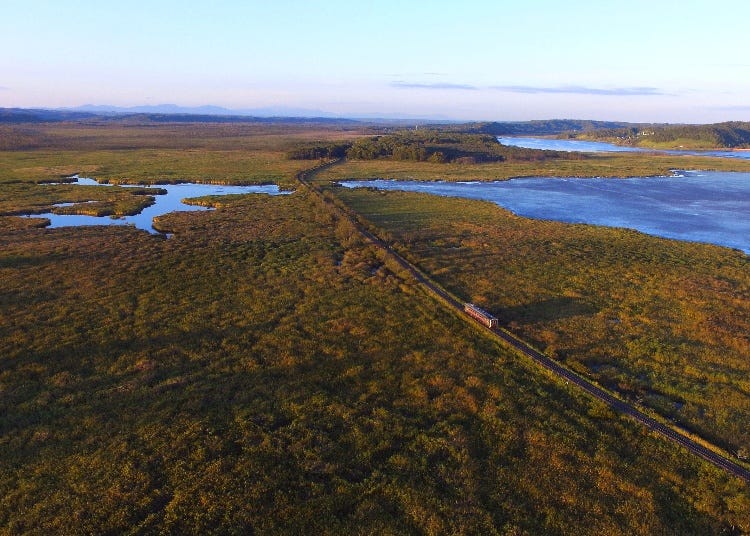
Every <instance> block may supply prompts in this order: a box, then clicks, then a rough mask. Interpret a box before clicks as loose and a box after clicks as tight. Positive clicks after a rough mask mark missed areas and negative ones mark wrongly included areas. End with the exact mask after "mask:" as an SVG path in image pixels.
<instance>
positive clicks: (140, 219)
mask: <svg viewBox="0 0 750 536" xmlns="http://www.w3.org/2000/svg"><path fill="white" fill-rule="evenodd" d="M73 184H79V185H88V186H90V185H99V183H98V182H96V181H95V180H94V179H86V178H79V179H78V180H77V182H75V183H73ZM101 186H102V187H106V186H107V185H101ZM148 186H150V185H148ZM124 187H129V186H127V185H125V186H124ZM132 187H135V186H132ZM138 187H143V186H142V185H139V186H138ZM154 187H155V188H160V189H163V190H166V191H167V193H166V194H163V195H155V196H154V200H155V203H154V204H153V205H151V206H149V207H146V208H145V209H143V210H142V211H141V212H140V213H139V214H136V215H134V216H123V217H121V218H111V217H109V216H85V215H78V214H54V213H46V214H33V215H29V217H35V218H47V219H49V220H50V225H49V227H52V228H54V227H77V226H81V225H132V226H134V227H136V228H137V229H143V230H144V231H148V232H149V233H152V234H159V232H158V231H157V230H156V229H154V227H153V225H152V222H153V219H154V218H155V217H156V216H161V215H163V214H167V213H168V212H178V211H183V212H187V211H204V210H211V208H210V207H201V206H196V205H186V204H185V203H183V202H182V200H183V199H190V198H194V197H204V196H209V195H230V194H251V193H260V194H268V195H280V194H285V193H290V192H281V191H279V187H278V186H277V185H275V184H267V185H262V186H226V185H217V184H194V183H185V184H158V185H154ZM64 205H70V203H65V204H64ZM61 206H62V205H61Z"/></svg>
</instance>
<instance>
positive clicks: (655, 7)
mask: <svg viewBox="0 0 750 536" xmlns="http://www.w3.org/2000/svg"><path fill="white" fill-rule="evenodd" d="M748 15H750V7H748V4H747V3H745V2H741V1H727V2H722V3H716V2H707V1H692V2H684V1H683V2H677V1H653V0H651V1H640V0H637V1H630V2H607V1H605V2H602V1H580V2H575V3H570V2H553V1H543V0H537V1H526V2H506V1H497V0H494V1H464V2H455V1H430V2H426V1H424V2H403V1H399V2H397V1H393V0H381V1H378V2H348V1H347V2H345V1H342V0H331V1H309V0H307V1H302V0H299V1H298V0H279V1H277V2H266V1H263V2H259V1H249V2H247V1H242V2H240V1H224V2H191V1H187V2H186V1H179V2H178V1H148V2H145V1H141V0H133V1H130V2H121V3H110V2H100V1H34V0H23V1H16V0H5V1H4V2H3V8H2V18H3V22H4V24H3V32H2V33H0V49H2V50H3V54H2V55H0V73H2V74H1V75H0V76H1V78H0V107H48V108H51V107H76V106H80V105H84V104H96V105H103V104H106V105H116V106H136V105H144V104H152V105H155V104H160V103H175V104H178V105H181V106H200V105H216V106H222V107H226V108H230V109H253V108H269V107H272V108H274V109H278V110H281V111H283V110H287V111H289V112H290V114H291V115H298V114H303V115H304V114H308V115H315V114H318V113H320V114H323V113H325V114H335V115H341V116H350V117H357V116H363V115H378V116H382V117H389V116H402V117H425V118H441V119H474V120H528V119H543V118H553V117H566V118H570V117H576V118H590V119H602V120H621V121H635V122H640V121H648V122H685V123H708V122H718V121H725V120H750V102H748V100H747V95H749V94H750V60H748V59H747V57H746V43H745V35H746V29H745V24H746V22H745V21H746V20H747V19H748Z"/></svg>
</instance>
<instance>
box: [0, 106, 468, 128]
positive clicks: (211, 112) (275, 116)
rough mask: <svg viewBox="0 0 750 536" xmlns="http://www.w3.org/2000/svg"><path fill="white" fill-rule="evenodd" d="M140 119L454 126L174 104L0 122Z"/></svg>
mask: <svg viewBox="0 0 750 536" xmlns="http://www.w3.org/2000/svg"><path fill="white" fill-rule="evenodd" d="M134 116H141V117H142V118H143V119H144V120H149V121H155V122H168V121H173V122H190V121H194V122H214V121H215V122H241V121H247V120H253V121H257V120H259V121H271V120H273V121H283V122H297V121H322V122H330V121H336V122H340V121H347V122H348V121H366V122H383V123H398V124H401V123H403V124H412V125H413V124H414V123H415V122H418V123H420V124H431V123H455V122H456V121H452V120H449V119H447V118H446V119H441V118H434V117H433V118H424V117H420V116H416V115H408V114H383V113H362V114H357V115H356V117H354V116H343V115H338V114H333V113H330V112H324V111H322V110H312V109H308V108H292V107H285V106H271V107H265V108H248V109H242V110H233V109H229V108H223V107H221V106H210V105H209V106H179V105H177V104H157V105H143V106H128V107H124V106H113V105H107V104H104V105H101V104H86V105H84V106H77V107H73V108H0V123H6V124H8V123H44V122H58V121H80V120H87V119H90V120H95V119H100V120H117V119H121V118H123V119H124V118H129V117H134Z"/></svg>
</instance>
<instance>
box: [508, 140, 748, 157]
mask: <svg viewBox="0 0 750 536" xmlns="http://www.w3.org/2000/svg"><path fill="white" fill-rule="evenodd" d="M497 141H499V142H500V143H502V144H503V145H508V146H512V147H523V148H526V149H543V150H547V151H563V152H573V151H576V152H579V153H639V152H652V153H661V154H670V155H677V156H680V155H683V156H716V157H720V158H742V159H750V151H742V150H740V151H714V150H709V151H688V150H655V149H643V148H641V147H627V146H623V145H615V144H614V143H606V142H602V141H588V140H558V139H555V138H535V137H530V136H526V137H523V136H498V137H497Z"/></svg>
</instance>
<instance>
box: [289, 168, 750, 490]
mask: <svg viewBox="0 0 750 536" xmlns="http://www.w3.org/2000/svg"><path fill="white" fill-rule="evenodd" d="M339 162H341V159H340V160H336V161H333V162H328V163H326V164H322V165H320V166H317V167H315V168H312V169H310V170H307V171H304V172H301V173H299V174H298V175H297V179H298V181H299V182H300V183H301V184H302V185H304V186H305V187H306V188H308V189H309V190H310V191H312V192H314V193H315V194H316V195H318V196H319V197H320V198H321V199H322V200H323V201H324V202H325V203H326V204H329V206H331V207H332V209H333V210H336V211H338V212H339V214H338V215H339V216H341V217H346V218H347V219H349V220H350V221H351V222H352V224H353V225H354V226H355V227H356V228H357V230H358V231H359V232H360V234H362V236H364V237H365V238H366V239H367V240H368V241H370V242H371V243H372V244H374V245H375V246H376V247H378V248H380V249H382V250H383V251H385V252H386V253H387V254H388V255H389V256H390V257H391V259H392V260H394V261H395V262H397V263H398V264H399V265H400V266H401V267H402V268H404V269H405V270H407V271H408V272H409V273H410V274H411V275H412V276H413V277H414V279H415V280H416V281H417V282H418V283H420V284H421V285H422V286H423V287H424V288H425V289H427V290H428V291H429V292H430V293H431V294H433V295H434V296H436V297H438V298H439V299H441V300H442V301H443V302H445V303H446V304H447V305H448V306H450V307H452V308H453V309H455V310H456V311H457V312H459V313H460V314H461V316H463V317H465V318H466V320H467V321H471V322H472V323H473V324H475V325H476V326H478V327H481V328H484V329H485V330H487V331H488V332H489V333H492V334H494V335H495V336H496V337H498V338H499V339H501V340H502V341H504V342H505V343H506V344H508V345H510V346H511V347H513V348H515V349H516V350H517V351H519V352H521V353H522V354H524V355H526V356H527V357H529V358H531V359H532V360H533V361H534V362H535V363H537V364H538V365H540V366H541V367H543V368H545V369H547V370H548V371H550V372H551V373H552V374H554V375H556V376H558V377H560V378H562V379H564V380H566V381H568V382H570V383H572V384H573V385H576V386H577V387H579V388H580V389H582V390H584V391H586V392H587V393H589V395H591V396H593V397H594V398H596V399H598V400H600V401H602V402H604V403H605V404H607V405H608V406H609V407H610V408H611V409H612V410H614V411H616V412H618V413H621V414H624V415H627V416H629V417H630V418H632V419H634V420H635V421H637V422H638V423H640V424H642V425H643V426H645V427H646V428H648V429H649V430H651V431H653V432H655V433H657V434H659V435H661V436H662V437H664V438H665V439H667V440H668V441H671V442H672V443H675V444H677V445H679V446H681V447H683V448H685V449H687V450H688V451H689V452H692V453H693V454H695V455H696V456H699V457H701V458H703V459H704V460H706V461H708V462H709V463H712V464H713V465H715V466H716V467H718V468H720V469H723V470H725V471H726V472H728V473H730V474H732V475H734V476H736V477H739V478H742V479H743V480H745V482H747V483H750V470H748V469H747V468H745V467H744V466H742V465H740V464H738V463H736V462H735V461H733V460H732V459H730V458H728V457H726V456H723V455H722V454H720V453H719V452H717V451H716V450H712V449H710V448H708V447H706V446H705V445H704V444H702V443H700V442H698V441H696V440H694V439H692V438H690V437H689V436H687V435H685V434H684V433H682V432H679V431H678V430H675V429H674V428H672V427H670V426H668V425H666V424H664V423H662V422H659V421H658V420H656V419H654V418H653V417H650V416H649V415H647V414H646V413H644V412H642V411H641V410H639V409H638V408H636V407H635V406H633V405H632V404H630V403H628V402H626V401H624V400H621V399H619V398H617V397H616V396H614V395H613V394H612V393H610V392H608V391H606V390H604V389H602V388H601V387H599V386H598V385H596V384H595V383H593V382H591V381H589V380H587V379H586V378H584V377H582V376H579V375H578V374H576V373H575V372H573V371H572V370H570V369H568V368H566V367H564V366H563V365H561V364H560V363H558V362H557V361H555V360H553V359H552V358H550V357H548V356H546V355H544V354H542V353H541V352H539V351H538V350H536V349H534V348H533V347H531V346H530V345H529V344H528V343H526V342H525V341H523V340H522V339H520V338H519V337H516V336H515V335H513V334H512V333H510V332H508V331H506V330H504V329H502V328H500V327H492V328H491V327H488V326H486V325H484V324H482V323H480V322H478V321H476V320H475V319H473V318H472V317H470V316H469V315H467V314H466V313H465V312H464V304H463V303H462V302H461V301H459V300H457V299H456V298H454V297H453V296H451V295H450V294H449V293H448V292H446V291H445V290H444V289H442V288H441V287H440V286H438V285H437V284H436V283H434V282H433V281H431V280H430V279H429V278H428V277H427V276H426V275H424V274H423V273H422V272H421V271H420V270H419V269H418V268H417V267H416V266H414V265H413V264H411V263H410V262H409V261H407V260H406V259H405V258H404V257H402V256H401V255H400V254H399V253H398V252H396V251H395V250H394V249H393V248H392V247H391V246H390V245H388V244H387V243H386V242H384V241H383V240H382V239H380V238H379V237H377V236H376V235H374V234H373V233H372V232H370V231H369V230H367V229H365V228H364V227H363V226H362V225H361V224H360V223H359V222H357V221H356V220H355V219H354V218H352V217H351V216H350V215H349V214H347V213H345V212H344V211H343V210H341V209H340V208H339V207H336V206H334V205H332V204H331V203H330V201H329V200H327V199H326V198H325V196H324V195H323V192H322V191H321V190H320V188H318V187H317V186H316V185H313V184H311V183H310V182H309V180H308V179H309V177H311V176H313V175H314V174H315V173H317V172H319V171H321V170H323V169H325V168H328V167H331V166H333V165H336V164H338V163H339Z"/></svg>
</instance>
